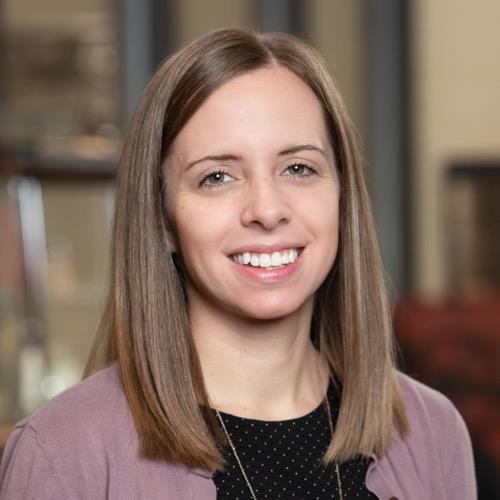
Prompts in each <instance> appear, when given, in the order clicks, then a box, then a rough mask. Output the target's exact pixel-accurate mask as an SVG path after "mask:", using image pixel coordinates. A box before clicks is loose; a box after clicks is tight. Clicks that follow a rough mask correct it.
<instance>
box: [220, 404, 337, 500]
mask: <svg viewBox="0 0 500 500" xmlns="http://www.w3.org/2000/svg"><path fill="white" fill-rule="evenodd" d="M323 403H324V405H325V409H326V414H327V417H328V424H329V425H330V432H331V434H332V438H333V424H332V414H331V411H330V403H329V402H328V395H326V396H325V399H324V401H323ZM215 413H216V414H217V418H218V419H219V422H220V423H221V426H222V430H223V431H224V434H225V435H226V437H227V439H228V441H229V446H231V450H232V451H233V454H234V457H235V458H236V461H237V462H238V465H239V467H240V470H241V474H242V476H243V478H244V479H245V482H246V483H247V486H248V489H249V490H250V494H251V495H252V499H253V500H257V497H256V496H255V492H254V491H253V488H252V485H251V484H250V481H249V479H248V477H247V475H246V472H245V469H244V468H243V464H242V463H241V460H240V457H239V456H238V453H237V452H236V447H235V446H234V444H233V441H232V439H231V436H230V435H229V432H227V429H226V426H225V424H224V420H222V417H221V414H220V413H219V410H217V408H216V409H215ZM335 473H336V476H337V486H338V490H339V498H340V500H343V499H344V497H343V495H342V483H341V481H340V472H339V464H338V463H337V462H335Z"/></svg>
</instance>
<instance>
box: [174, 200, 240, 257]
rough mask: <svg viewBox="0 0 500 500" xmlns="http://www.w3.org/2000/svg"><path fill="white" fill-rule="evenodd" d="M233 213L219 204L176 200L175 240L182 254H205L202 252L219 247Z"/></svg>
mask: <svg viewBox="0 0 500 500" xmlns="http://www.w3.org/2000/svg"><path fill="white" fill-rule="evenodd" d="M231 214H232V211H231V210H228V208H227V207H226V206H221V204H215V203H207V202H205V203H204V202H200V200H182V201H179V203H178V205H177V209H176V210H175V214H174V220H175V225H176V229H177V237H178V240H179V243H180V246H181V252H182V253H183V254H184V255H186V256H187V255H188V254H190V255H193V254H197V253H200V254H205V255H208V254H209V253H208V252H204V250H208V249H214V248H216V247H219V246H220V245H221V243H222V242H223V238H224V236H225V235H226V234H227V232H228V230H229V229H230V228H231V227H234V221H232V219H231Z"/></svg>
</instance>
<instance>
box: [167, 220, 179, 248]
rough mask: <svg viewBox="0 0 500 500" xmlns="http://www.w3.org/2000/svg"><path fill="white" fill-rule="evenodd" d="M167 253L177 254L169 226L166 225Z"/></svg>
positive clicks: (174, 239) (173, 236)
mask: <svg viewBox="0 0 500 500" xmlns="http://www.w3.org/2000/svg"><path fill="white" fill-rule="evenodd" d="M167 251H168V252H169V253H177V251H178V250H177V242H176V238H175V235H174V233H173V231H172V229H171V227H169V225H167Z"/></svg>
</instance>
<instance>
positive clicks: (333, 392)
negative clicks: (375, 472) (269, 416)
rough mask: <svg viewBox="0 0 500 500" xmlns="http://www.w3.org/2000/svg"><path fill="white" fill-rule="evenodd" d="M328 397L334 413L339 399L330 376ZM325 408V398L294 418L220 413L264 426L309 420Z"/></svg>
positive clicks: (235, 419)
mask: <svg viewBox="0 0 500 500" xmlns="http://www.w3.org/2000/svg"><path fill="white" fill-rule="evenodd" d="M326 397H327V398H328V401H329V403H330V407H331V411H332V414H333V413H334V412H335V411H336V410H337V405H335V406H334V407H332V400H336V399H337V389H336V387H335V385H334V383H333V381H332V378H331V377H330V380H329V383H328V387H327V392H326ZM324 409H325V398H323V399H322V400H321V402H320V403H319V404H318V405H317V406H316V408H314V409H313V410H311V411H309V412H308V413H306V414H305V415H301V416H299V417H294V418H287V419H284V420H262V419H257V418H249V417H242V416H240V415H234V414H232V413H226V412H224V411H220V410H219V413H220V415H221V416H222V417H223V418H224V419H225V420H227V421H230V422H237V423H248V424H253V425H264V426H267V427H269V426H273V425H274V426H281V425H283V424H285V425H287V424H292V425H293V423H298V422H300V421H303V420H308V419H309V418H311V417H313V416H315V415H316V414H318V413H320V412H322V411H324ZM210 410H211V411H212V413H214V414H215V409H214V408H210Z"/></svg>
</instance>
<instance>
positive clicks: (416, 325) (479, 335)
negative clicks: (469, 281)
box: [394, 297, 500, 470]
mask: <svg viewBox="0 0 500 500" xmlns="http://www.w3.org/2000/svg"><path fill="white" fill-rule="evenodd" d="M394 328H395V333H396V338H397V340H398V343H399V345H400V347H401V350H402V354H403V363H402V364H403V368H404V371H406V372H407V373H408V374H409V375H411V376H413V377H415V378H416V379H418V380H421V381H422V382H424V383H425V384H427V385H429V386H431V387H434V388H436V389H437V390H439V391H441V392H443V393H444V394H446V395H447V396H448V397H449V398H450V399H451V400H452V401H453V402H454V403H455V405H456V406H457V408H458V410H459V411H460V413H461V414H462V415H463V417H464V419H465V421H466V423H467V425H468V428H469V431H470V433H471V437H472V440H473V442H474V445H475V446H476V447H478V448H480V450H481V451H482V452H483V453H486V454H487V455H488V456H489V457H491V459H492V460H494V461H495V462H496V465H497V467H498V469H499V470H500V418H499V417H500V363H499V361H500V297H494V298H488V299H482V300H478V301H471V300H468V301H465V300H464V301H459V300H455V301H449V302H445V303H439V304H430V303H425V302H421V301H418V300H415V299H411V298H402V299H400V300H399V301H398V303H397V305H396V308H395V313H394Z"/></svg>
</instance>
